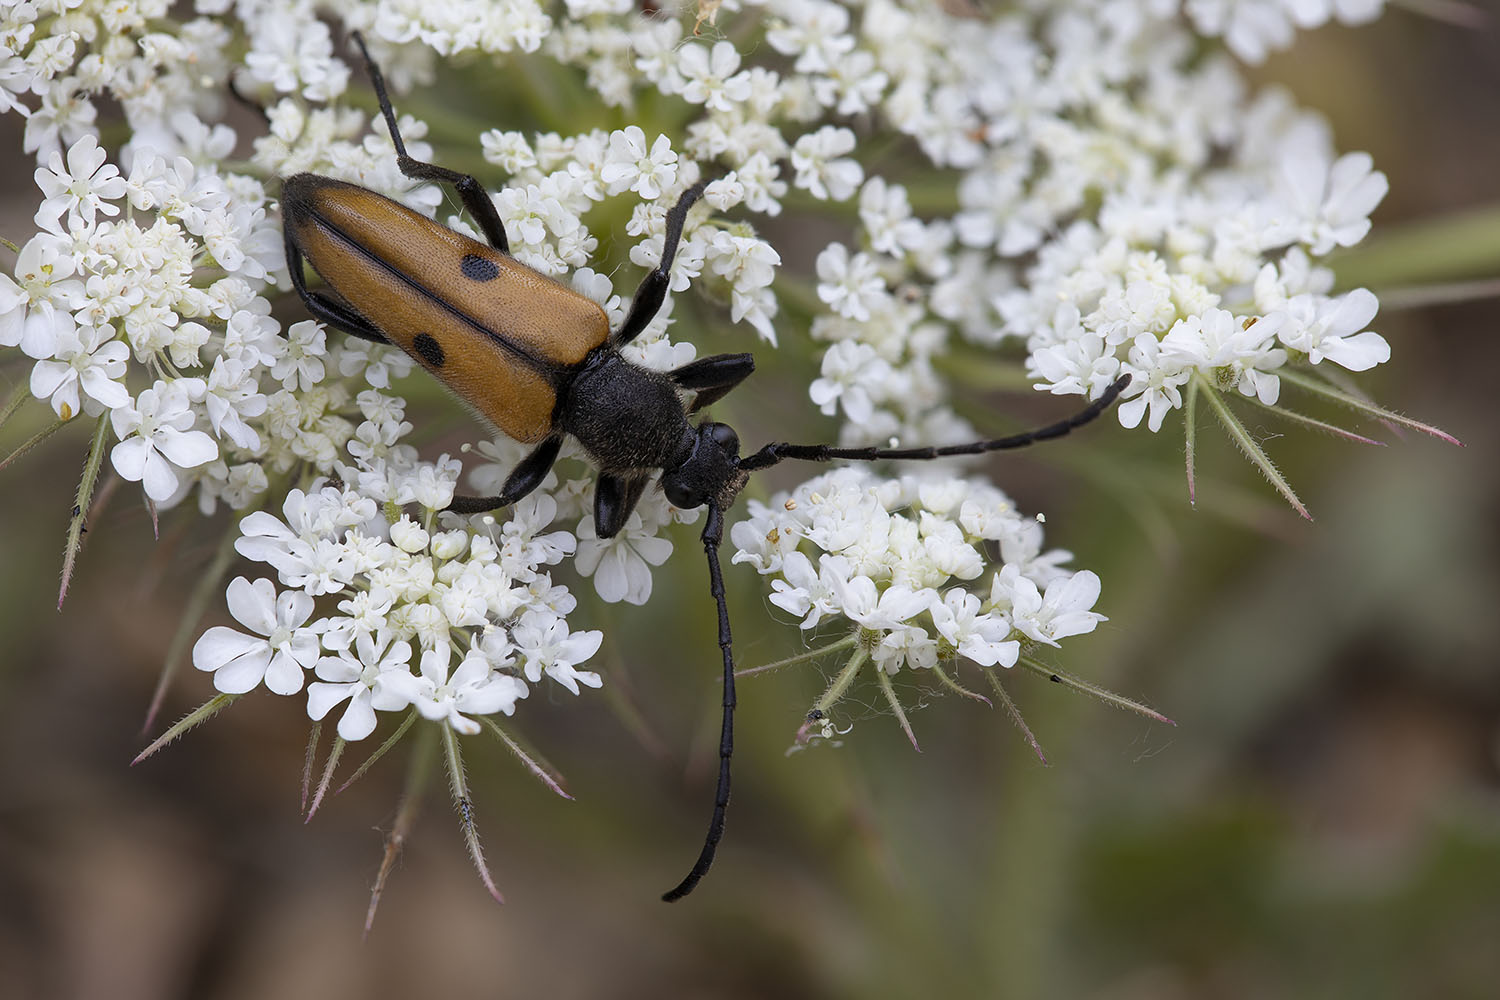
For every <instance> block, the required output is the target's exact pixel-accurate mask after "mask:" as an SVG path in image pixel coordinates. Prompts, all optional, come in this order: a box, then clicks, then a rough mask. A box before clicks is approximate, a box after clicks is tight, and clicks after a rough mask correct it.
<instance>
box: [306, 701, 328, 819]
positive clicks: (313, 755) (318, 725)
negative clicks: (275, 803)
mask: <svg viewBox="0 0 1500 1000" xmlns="http://www.w3.org/2000/svg"><path fill="white" fill-rule="evenodd" d="M322 738H323V723H322V721H321V720H316V719H315V720H314V721H313V724H312V725H311V726H309V727H308V730H307V749H306V750H305V751H304V752H303V754H302V803H301V808H302V812H303V814H304V815H306V813H307V799H308V796H310V795H311V794H312V775H313V766H314V765H316V764H317V763H318V741H319V740H320V739H322Z"/></svg>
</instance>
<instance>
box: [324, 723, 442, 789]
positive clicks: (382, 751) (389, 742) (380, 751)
mask: <svg viewBox="0 0 1500 1000" xmlns="http://www.w3.org/2000/svg"><path fill="white" fill-rule="evenodd" d="M417 718H418V716H417V710H416V709H415V708H414V709H412V710H411V711H410V712H407V713H406V718H404V719H402V720H401V725H399V726H397V727H396V731H395V732H394V733H391V735H390V736H388V737H387V738H386V741H385V742H384V743H382V744H380V746H379V747H378V748H377V749H376V750H375V752H374V753H372V754H370V756H368V757H366V758H365V761H364V763H363V764H360V765H359V767H357V768H355V769H354V773H353V774H351V775H349V777H348V778H347V779H346V780H345V781H344V783H343V784H342V785H340V786H339V787H338V788H336V789H335V790H334V792H333V794H335V795H337V794H339V793H340V792H342V791H343V790H344V789H346V788H348V787H349V786H350V785H352V784H354V783H355V782H356V781H358V780H359V779H360V778H362V777H364V775H365V772H366V771H368V770H369V769H370V768H372V767H374V766H375V762H376V761H377V760H379V759H380V758H382V757H384V756H385V755H386V753H388V752H389V751H390V749H391V748H392V747H394V746H395V745H396V744H397V743H400V742H401V737H403V736H405V735H406V731H407V730H408V729H410V728H411V726H412V723H414V722H416V721H417ZM426 732H427V730H425V729H424V730H423V733H424V734H425V733H426ZM426 744H427V753H428V754H429V755H430V754H431V752H432V746H431V739H430V737H428V738H426ZM422 745H423V743H422V741H418V747H417V752H420V751H421V748H422ZM411 780H412V779H411V776H410V775H408V776H407V781H408V783H410V781H411ZM422 780H423V781H425V780H426V778H425V777H424V778H423V779H422Z"/></svg>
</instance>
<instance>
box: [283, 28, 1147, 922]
mask: <svg viewBox="0 0 1500 1000" xmlns="http://www.w3.org/2000/svg"><path fill="white" fill-rule="evenodd" d="M353 37H354V42H355V44H356V45H358V46H359V50H360V54H361V55H362V56H363V57H364V62H365V67H366V69H367V70H368V71H369V74H370V82H371V83H372V84H373V85H374V88H375V96H376V98H377V99H378V100H379V102H380V112H381V114H382V115H384V116H385V123H386V126H387V127H388V128H389V129H390V133H391V141H392V143H394V144H395V147H396V157H397V164H398V165H399V167H400V169H401V172H402V173H403V174H405V175H406V176H407V177H410V178H411V179H412V180H415V181H435V182H437V183H441V184H451V185H452V186H453V187H454V189H455V190H456V191H457V192H458V196H459V198H461V199H462V201H463V204H464V207H465V208H467V209H468V210H469V214H470V215H471V216H472V217H473V219H474V221H475V222H476V223H478V225H479V228H480V230H481V231H483V233H484V236H485V238H486V239H487V240H489V246H485V245H484V244H482V243H479V242H478V241H476V240H473V239H470V238H469V237H467V236H464V235H462V234H460V233H457V232H454V231H453V230H451V229H448V228H446V227H444V226H441V225H439V224H438V223H436V222H434V221H432V220H431V219H428V218H426V217H425V216H423V215H420V214H418V213H417V212H414V211H412V210H411V209H409V208H407V207H405V206H404V205H400V204H398V203H397V202H395V201H392V200H391V199H389V198H386V197H384V196H383V195H379V194H376V193H375V192H374V191H370V190H368V189H366V188H362V187H358V186H356V185H353V184H347V183H345V182H343V181H338V180H334V179H332V178H329V177H320V176H317V175H314V174H306V173H302V174H296V175H294V176H292V177H288V178H286V179H285V180H284V181H283V182H282V189H281V192H282V193H281V205H282V217H283V220H284V227H285V235H286V257H287V266H288V268H289V269H290V271H291V277H292V285H293V287H294V288H295V289H296V291H297V294H298V295H299V296H300V297H301V298H302V301H303V302H304V303H305V304H306V306H307V309H308V311H309V312H311V313H312V314H313V316H315V317H317V318H318V319H320V320H322V321H323V322H325V323H327V324H329V325H330V326H334V327H338V328H339V329H341V330H343V331H345V332H346V333H349V334H352V335H353V336H356V337H361V338H364V339H365V340H371V341H375V342H376V343H381V344H394V345H396V346H397V347H399V348H401V349H402V350H403V351H405V352H406V353H407V354H410V355H411V356H412V357H413V358H415V359H416V360H417V361H418V362H420V363H421V365H422V367H424V368H426V369H427V370H428V371H429V372H431V373H432V374H433V375H435V376H437V378H438V379H439V380H440V381H441V382H442V383H443V384H444V385H446V386H447V387H448V388H449V389H450V390H452V391H453V392H454V393H456V394H457V395H458V396H459V397H460V398H461V399H463V400H464V401H465V402H467V403H468V404H470V405H471V406H472V407H473V408H474V409H476V410H477V411H478V412H479V413H480V414H481V415H482V416H483V417H485V418H486V419H487V420H489V421H490V422H491V423H493V424H494V425H495V426H496V427H498V428H499V429H500V430H502V431H504V432H505V433H506V434H508V435H510V436H511V437H513V438H515V439H516V440H517V441H521V442H523V443H526V444H532V445H535V446H536V447H534V448H533V449H532V450H531V452H530V453H529V454H528V455H527V456H526V457H525V458H523V459H522V460H521V462H520V463H519V464H518V465H517V466H516V468H515V470H514V471H512V472H511V474H510V476H509V477H508V478H507V479H506V480H505V483H504V484H503V485H502V487H501V489H500V493H499V494H498V495H497V496H489V497H455V498H454V500H453V503H452V505H451V506H450V507H449V508H448V509H449V510H451V511H454V512H457V513H460V514H475V513H480V512H482V511H489V510H494V509H497V508H500V507H505V506H507V505H509V504H513V503H515V502H516V501H517V500H519V499H521V498H522V497H524V496H526V494H528V493H530V492H531V491H532V490H534V489H536V487H537V486H538V485H539V484H540V483H541V482H542V480H543V479H544V478H545V477H546V475H547V471H548V470H549V469H550V468H551V467H552V463H553V461H554V460H555V459H556V458H557V454H558V449H559V448H560V447H561V446H562V441H563V437H564V435H569V434H571V435H572V436H573V437H575V438H577V439H578V441H579V443H580V444H582V445H583V448H584V450H585V451H587V452H588V454H589V456H590V457H591V458H592V459H593V461H594V462H595V463H596V464H597V465H598V467H599V480H598V485H597V487H596V488H595V491H594V522H595V526H596V528H595V530H596V531H597V532H598V535H599V537H600V538H610V537H612V536H614V535H615V534H617V533H618V532H619V531H620V529H621V528H623V527H624V526H625V522H626V520H627V519H628V518H629V517H630V513H631V511H632V510H633V509H634V508H635V505H636V502H637V501H639V500H640V498H641V493H642V491H643V490H644V489H645V487H646V484H647V483H648V482H649V481H650V479H651V477H652V476H653V475H654V474H655V473H656V472H657V471H658V470H660V472H661V488H662V490H663V491H665V493H666V495H667V499H668V500H669V501H670V502H671V503H672V504H673V505H675V506H677V507H680V508H684V509H692V508H695V507H702V506H705V505H706V506H707V507H708V517H707V518H706V519H705V523H704V525H703V532H702V540H703V550H704V553H705V555H706V557H707V560H708V580H709V590H710V591H711V593H712V594H713V599H714V603H715V604H716V605H717V608H718V615H719V650H720V654H721V656H722V658H723V664H724V701H723V722H722V726H721V730H720V740H719V778H718V785H717V787H716V789H715V791H714V805H713V813H712V816H711V818H710V820H709V825H708V833H707V835H706V836H705V838H704V841H703V849H702V851H701V853H700V854H699V855H698V860H697V862H696V863H695V864H694V865H693V867H692V870H691V871H689V872H688V874H687V877H685V878H684V879H683V880H682V881H681V882H680V883H679V884H678V885H677V887H676V888H674V889H672V890H671V891H670V892H667V893H666V894H665V895H663V896H662V899H664V900H666V901H668V902H671V901H674V900H678V899H681V898H682V897H683V896H686V895H687V894H688V893H690V892H692V891H693V887H694V886H696V885H697V884H698V881H699V880H700V879H701V878H702V877H703V875H704V873H706V872H707V871H708V869H709V866H710V865H712V864H713V860H714V852H715V851H716V850H717V848H718V844H719V839H720V837H721V836H722V835H723V832H724V810H725V807H726V806H727V805H728V803H729V761H730V756H731V755H732V753H733V750H734V703H735V697H734V655H733V652H732V650H731V643H730V635H729V610H728V607H727V606H726V604H725V602H724V578H723V574H722V573H721V572H720V569H719V543H720V542H721V541H722V539H723V536H724V513H725V511H727V510H728V509H729V507H730V505H731V504H732V503H733V502H734V500H735V497H736V496H737V495H738V494H739V492H740V490H741V489H742V488H743V487H744V485H745V482H746V480H747V479H748V478H749V475H750V473H752V472H755V471H758V470H760V469H765V468H769V467H770V466H773V465H776V464H777V463H778V462H783V461H786V460H788V459H798V460H801V461H809V462H827V461H831V460H834V459H845V460H849V461H860V462H872V461H879V460H883V459H917V460H921V459H933V458H939V457H943V456H948V455H978V454H981V453H983V452H989V451H999V450H1002V449H1006V448H1020V447H1023V446H1025V445H1029V444H1034V443H1035V442H1038V441H1044V440H1047V439H1048V438H1054V437H1060V436H1061V435H1064V434H1066V433H1068V432H1069V431H1071V430H1073V429H1074V428H1075V427H1079V426H1081V425H1083V424H1086V423H1088V422H1089V421H1091V420H1093V419H1094V418H1095V417H1097V416H1099V414H1100V413H1102V412H1103V411H1104V410H1105V408H1107V407H1108V406H1109V405H1110V404H1111V403H1112V402H1114V400H1115V398H1116V397H1117V396H1118V395H1119V394H1120V392H1121V390H1123V389H1124V388H1125V386H1126V385H1127V384H1129V381H1130V376H1128V375H1126V376H1124V377H1122V378H1120V379H1119V380H1118V381H1116V382H1115V383H1114V384H1113V385H1111V386H1110V387H1109V388H1108V389H1106V390H1105V392H1104V393H1103V395H1101V396H1100V398H1099V399H1098V400H1096V401H1095V402H1094V403H1093V404H1092V405H1090V406H1089V407H1088V408H1086V409H1084V410H1083V411H1081V412H1079V413H1077V414H1075V415H1074V416H1072V417H1069V418H1068V419H1067V420H1063V421H1060V422H1058V423H1055V424H1052V425H1050V426H1047V427H1043V428H1040V429H1037V430H1032V431H1027V432H1025V433H1022V434H1015V435H1012V436H1010V437H1003V438H995V439H993V440H987V441H973V442H970V443H968V444H958V445H947V446H944V447H932V448H873V447H872V448H835V447H833V446H831V445H826V444H787V443H785V442H774V443H772V444H768V445H766V446H765V447H763V448H761V449H760V450H759V451H757V452H754V453H753V454H750V455H746V456H743V457H742V456H741V455H740V452H739V444H740V442H739V437H738V435H736V434H735V432H734V431H733V430H732V429H731V428H730V427H729V426H728V425H726V424H720V423H714V422H712V421H709V420H704V421H702V422H700V423H699V424H698V425H697V426H693V425H692V424H690V423H689V422H688V418H689V417H690V416H691V415H692V414H695V413H697V412H698V411H699V410H701V409H703V408H704V407H705V406H708V405H709V404H710V403H712V402H714V401H715V400H717V399H720V398H722V397H723V396H724V395H725V394H726V393H728V392H729V391H730V390H731V389H733V388H734V387H735V386H737V385H739V384H740V383H741V382H742V381H744V380H745V378H746V377H748V376H749V375H750V373H751V372H752V371H754V369H755V363H754V360H753V359H752V358H751V356H750V355H749V354H716V355H713V356H711V357H705V358H700V359H698V360H697V361H693V362H690V363H688V364H685V365H683V366H682V367H680V368H677V369H674V370H673V371H670V372H665V373H663V372H656V371H651V370H649V369H646V368H642V367H640V366H639V365H636V364H633V363H631V362H630V361H627V360H626V359H625V358H624V357H623V356H622V355H621V353H620V348H622V347H623V346H625V345H626V344H628V343H630V341H631V340H633V339H634V338H635V337H636V336H638V335H639V334H640V333H641V331H642V330H644V329H645V328H646V326H647V324H648V323H650V322H651V319H652V317H654V316H655V315H656V313H657V310H659V309H660V308H661V306H662V302H663V300H664V299H665V297H666V294H667V288H668V284H669V281H670V274H671V271H672V260H673V258H674V257H675V256H676V253H677V244H678V243H679V242H680V240H681V238H682V226H683V221H684V219H685V218H686V217H687V213H688V210H689V209H691V208H692V207H693V204H694V203H695V202H696V201H697V200H698V198H699V197H700V196H701V195H702V194H703V188H704V183H703V182H700V183H698V184H696V185H694V186H693V187H690V188H688V189H687V190H686V191H684V192H683V193H682V195H681V196H680V197H679V198H678V199H677V203H676V204H675V205H674V206H673V207H672V209H671V211H669V212H668V213H667V222H666V240H665V242H664V244H663V246H662V254H661V263H660V264H658V265H657V266H656V268H655V269H653V270H652V271H651V272H650V273H649V274H647V275H646V277H645V279H644V280H643V281H642V282H641V284H640V287H639V288H637V289H636V292H635V297H634V298H633V299H632V300H631V303H630V311H629V312H628V313H627V314H626V316H625V321H624V322H623V323H622V324H621V325H620V328H619V329H618V330H615V331H613V332H611V331H610V329H609V321H608V319H607V317H606V316H605V313H604V310H603V309H601V308H600V307H599V305H598V304H596V303H595V302H593V301H592V300H591V299H588V298H586V297H585V296H583V295H580V294H579V293H577V292H574V291H572V290H571V289H569V288H567V287H565V286H563V285H561V284H559V283H558V282H556V281H554V280H552V279H551V278H549V277H547V276H545V275H543V274H540V273H538V272H537V271H534V270H532V269H531V268H529V267H527V266H526V265H524V264H522V263H520V262H518V261H517V260H516V259H515V258H513V257H511V256H510V247H509V243H508V242H507V240H506V237H505V226H504V224H503V223H502V222H501V221H500V216H499V213H498V212H496V210H495V205H494V202H493V201H491V200H490V197H489V195H488V194H487V193H486V192H485V190H484V188H483V187H481V186H480V184H479V181H477V180H476V179H475V178H474V177H472V176H471V175H469V174H461V173H458V172H457V171H454V170H449V169H447V168H446V167H440V166H437V165H436V164H433V163H423V162H421V161H420V160H415V159H413V158H412V157H410V156H408V155H407V153H406V144H405V143H404V142H402V140H401V133H400V131H399V130H398V129H397V126H396V113H395V111H394V109H393V108H392V107H391V101H390V98H389V97H388V96H387V95H386V89H385V81H384V79H383V78H382V77H381V74H380V69H379V67H378V66H376V65H375V61H374V60H373V59H371V58H370V53H369V51H368V50H367V49H366V48H365V43H364V39H363V38H361V37H360V35H359V33H358V32H356V33H354V36H353ZM304 258H305V259H306V260H307V262H308V263H309V264H311V265H312V267H313V270H315V271H317V272H318V274H319V275H320V276H322V278H323V280H324V281H325V282H327V284H328V286H329V287H330V288H331V289H332V290H333V291H334V292H335V293H337V297H335V296H331V295H329V294H328V293H326V292H323V291H315V290H313V289H310V288H309V287H308V285H307V278H306V276H305V275H304V273H303V269H302V262H303V260H304ZM683 392H692V393H694V394H695V395H694V397H693V400H692V403H691V405H688V404H686V403H684V401H683V397H682V395H681V393H683Z"/></svg>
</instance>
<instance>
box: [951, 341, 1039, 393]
mask: <svg viewBox="0 0 1500 1000" xmlns="http://www.w3.org/2000/svg"><path fill="white" fill-rule="evenodd" d="M932 363H933V367H935V368H937V370H938V371H939V372H940V373H942V374H943V375H946V376H948V377H949V378H951V379H953V380H955V381H957V382H959V383H961V384H963V385H966V386H972V387H974V388H976V389H994V390H1000V391H1003V392H1034V391H1035V390H1034V389H1032V385H1033V384H1034V383H1033V381H1032V378H1031V376H1030V375H1028V374H1027V373H1026V366H1025V365H1024V364H1022V363H1021V362H1020V361H1005V360H1002V359H1000V358H997V357H995V356H994V355H992V354H989V353H986V352H983V351H976V350H971V349H967V348H964V347H958V348H955V349H954V350H952V351H950V352H948V353H945V354H942V355H939V356H938V357H935V358H933V359H932Z"/></svg>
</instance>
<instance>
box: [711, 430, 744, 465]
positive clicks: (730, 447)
mask: <svg viewBox="0 0 1500 1000" xmlns="http://www.w3.org/2000/svg"><path fill="white" fill-rule="evenodd" d="M708 433H709V434H710V435H711V436H712V437H713V439H714V443H715V444H717V445H718V446H719V447H720V448H723V449H724V450H725V451H726V452H728V453H729V454H731V455H734V456H736V457H738V456H739V453H740V436H739V435H738V434H736V433H735V432H734V428H733V427H730V426H729V425H728V424H713V425H712V426H710V427H709V430H708Z"/></svg>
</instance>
